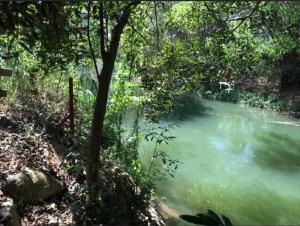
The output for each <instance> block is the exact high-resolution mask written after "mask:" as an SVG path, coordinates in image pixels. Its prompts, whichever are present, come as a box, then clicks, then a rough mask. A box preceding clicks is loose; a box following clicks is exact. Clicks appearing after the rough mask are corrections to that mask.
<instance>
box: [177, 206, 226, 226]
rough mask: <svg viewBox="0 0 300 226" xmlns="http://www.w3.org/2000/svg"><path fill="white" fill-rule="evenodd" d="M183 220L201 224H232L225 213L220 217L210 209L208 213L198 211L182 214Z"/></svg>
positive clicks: (221, 225) (224, 225)
mask: <svg viewBox="0 0 300 226" xmlns="http://www.w3.org/2000/svg"><path fill="white" fill-rule="evenodd" d="M179 217H180V218H181V219H182V220H185V221H187V222H190V223H193V224H201V225H218V226H232V223H231V221H230V219H229V218H228V217H226V216H224V215H221V217H219V216H218V215H217V214H216V213H215V212H214V211H212V210H210V209H208V210H207V211H206V213H198V214H196V215H195V216H194V215H180V216H179Z"/></svg>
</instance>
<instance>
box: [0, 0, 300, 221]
mask: <svg viewBox="0 0 300 226" xmlns="http://www.w3.org/2000/svg"><path fill="white" fill-rule="evenodd" d="M299 22H300V5H299V4H298V3H297V2H290V1H287V2H262V1H256V2H252V1H240V2H232V1H223V2H214V1H203V2H140V1H128V2H126V1H104V0H103V1H102V0H100V1H85V2H84V1H82V2H73V1H70V2H69V1H58V2H57V1H32V2H30V1H24V2H17V1H7V2H1V3H0V33H1V35H0V40H1V41H0V66H1V68H11V69H12V70H13V75H12V77H11V78H4V77H0V79H1V84H0V88H1V89H4V90H8V96H7V97H6V98H1V102H2V105H3V106H4V105H6V106H9V108H10V109H12V111H14V109H19V112H21V113H20V114H21V115H22V112H23V113H24V112H25V110H26V111H29V112H30V113H26V114H30V117H29V119H28V120H29V122H31V123H34V126H35V129H37V128H39V129H46V131H47V133H49V134H52V135H53V134H54V135H53V139H55V140H56V141H59V142H60V145H61V149H63V153H62V155H63V156H76V157H72V158H75V159H73V160H72V161H73V162H72V161H71V162H68V163H67V165H66V166H65V170H66V172H68V173H70V175H75V177H80V178H82V177H83V178H84V179H83V181H81V186H83V187H84V189H83V191H84V192H81V193H80V192H78V193H76V195H78V196H80V197H81V198H79V199H80V202H84V203H85V204H84V205H86V206H87V208H86V211H85V212H84V211H83V212H84V214H87V215H88V216H90V218H88V217H86V218H84V217H83V218H81V219H79V220H78V222H79V224H81V223H82V222H84V223H87V224H90V223H101V222H102V223H114V224H119V223H120V222H126V223H128V224H133V223H135V224H136V223H137V222H138V223H141V222H140V221H142V220H141V215H142V213H143V211H145V209H146V208H147V206H148V205H149V201H150V200H151V198H152V195H153V194H152V192H153V190H155V185H156V183H157V182H158V181H159V180H160V179H162V178H164V177H166V176H174V173H175V171H176V169H177V167H178V165H180V164H181V162H180V161H179V160H176V159H172V156H168V155H167V154H166V153H164V152H163V151H158V147H159V145H160V144H161V143H167V142H169V141H172V140H173V139H174V138H175V137H173V136H170V135H169V134H168V132H169V130H170V129H171V128H172V126H176V125H169V126H167V127H163V128H162V127H158V126H155V124H153V123H155V122H157V121H158V120H159V119H160V117H162V116H166V115H167V114H170V113H175V114H174V115H175V116H178V114H179V115H180V116H181V117H182V114H181V113H184V111H185V110H186V109H187V108H189V109H190V108H193V106H191V105H190V103H191V102H192V101H194V99H193V97H192V96H191V95H189V94H191V93H192V94H197V95H201V96H205V97H208V98H217V99H219V100H223V101H231V102H238V103H243V104H248V105H251V106H256V107H261V108H269V109H272V110H275V111H281V112H285V113H292V114H293V115H295V116H297V115H298V112H299V110H300V95H299V87H300V77H299V73H300V66H299V65H300V64H299V63H300V51H299V49H300V41H299V38H300V23H299ZM69 77H72V78H73V86H74V95H75V96H74V101H75V110H74V113H75V129H74V131H72V129H71V130H70V129H69V126H68V122H69V119H70V118H68V117H67V116H68V111H69V110H68V102H69V97H68V89H69ZM20 108H21V109H20ZM193 110H194V111H196V112H198V111H201V109H193ZM129 113H130V114H133V115H134V118H135V120H134V121H133V122H132V124H131V125H130V128H128V127H124V122H125V121H126V120H127V118H126V117H127V115H128V114H129ZM20 117H21V118H22V117H23V116H20ZM140 117H144V118H145V119H147V122H148V124H149V128H150V129H149V131H143V130H142V129H141V128H140V125H139V118H140ZM144 138H145V139H147V140H151V141H154V142H155V144H156V146H155V149H154V150H153V158H152V160H151V163H150V164H149V165H150V167H149V168H143V167H142V165H141V163H140V161H139V153H138V145H139V142H141V141H142V140H143V139H144ZM1 152H4V149H3V150H2V149H1ZM154 162H156V163H154ZM161 165H165V166H166V167H160V166H161ZM117 166H118V169H119V167H120V169H121V171H122V172H127V173H128V174H129V175H130V176H129V178H130V179H128V178H127V181H125V182H124V183H127V185H128V184H130V183H131V184H130V186H132V187H134V188H133V193H134V194H130V195H128V199H131V200H130V201H127V202H125V201H124V203H127V204H124V203H123V204H124V205H128V206H127V208H129V206H130V205H132V206H130V208H133V209H130V210H128V209H127V210H126V211H124V212H121V213H119V212H117V213H116V215H115V216H110V214H109V213H107V211H108V210H113V209H114V208H117V206H118V205H119V204H118V202H117V201H116V200H114V201H113V202H111V198H108V197H114V195H115V193H118V191H117V190H115V191H114V192H115V193H112V194H110V192H113V191H112V190H113V189H112V190H109V189H106V188H104V185H105V186H106V187H109V186H111V185H110V183H111V184H113V183H114V182H113V179H111V180H112V181H109V179H110V176H109V175H110V173H111V172H108V171H107V168H113V167H117ZM104 175H106V176H104ZM103 178H106V179H108V181H106V182H103V181H104V179H103ZM115 180H118V178H116V179H115ZM85 186H87V187H85ZM112 187H113V186H112ZM85 188H87V189H86V190H85ZM82 197H84V198H82ZM86 197H88V198H86ZM116 197H117V195H116ZM83 200H84V201H83ZM78 202H79V201H78ZM129 202H132V203H133V204H129ZM77 205H79V204H77ZM95 209H98V211H95ZM137 209H138V211H136V210H137ZM79 215H80V214H79ZM79 218H80V217H79ZM112 219H113V220H112ZM125 219H126V220H125Z"/></svg>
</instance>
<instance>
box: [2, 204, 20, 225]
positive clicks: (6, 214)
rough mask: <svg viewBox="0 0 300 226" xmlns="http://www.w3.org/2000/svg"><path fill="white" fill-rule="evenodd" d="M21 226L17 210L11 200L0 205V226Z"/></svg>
mask: <svg viewBox="0 0 300 226" xmlns="http://www.w3.org/2000/svg"><path fill="white" fill-rule="evenodd" d="M2 225H5V226H21V220H20V217H19V215H18V213H17V208H16V206H15V203H14V201H13V200H12V199H11V198H6V201H5V202H3V203H1V204H0V226H2Z"/></svg>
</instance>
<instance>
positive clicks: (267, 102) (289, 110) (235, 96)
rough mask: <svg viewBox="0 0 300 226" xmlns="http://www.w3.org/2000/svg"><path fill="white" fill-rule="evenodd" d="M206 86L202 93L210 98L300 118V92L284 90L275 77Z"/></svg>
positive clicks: (253, 78)
mask: <svg viewBox="0 0 300 226" xmlns="http://www.w3.org/2000/svg"><path fill="white" fill-rule="evenodd" d="M227 88H228V87H216V86H215V88H214V89H210V90H208V89H207V88H204V92H202V95H203V96H204V97H206V98H208V99H213V100H218V101H224V102H231V103H236V104H242V105H246V106H250V107H258V108H261V109H267V110H271V111H274V112H278V113H280V114H283V115H287V116H290V117H294V118H300V92H299V91H298V90H295V89H290V90H288V91H285V92H282V91H281V90H280V81H279V80H278V79H275V78H266V77H262V76H261V77H252V78H248V79H244V80H240V81H238V82H236V84H235V85H234V88H231V89H227Z"/></svg>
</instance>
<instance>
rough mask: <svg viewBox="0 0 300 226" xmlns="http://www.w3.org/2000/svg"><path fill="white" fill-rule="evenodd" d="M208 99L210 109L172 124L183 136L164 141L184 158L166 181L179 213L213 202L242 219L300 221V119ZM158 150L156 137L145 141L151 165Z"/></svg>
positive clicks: (169, 200)
mask: <svg viewBox="0 0 300 226" xmlns="http://www.w3.org/2000/svg"><path fill="white" fill-rule="evenodd" d="M202 104H203V105H204V106H205V111H204V112H202V114H201V115H198V116H190V117H185V118H184V119H183V120H182V121H180V126H179V127H176V128H175V129H173V130H172V131H171V135H174V136H176V137H177V138H176V140H174V141H173V142H171V143H169V144H168V145H161V146H160V149H161V150H163V151H165V152H167V153H168V154H169V155H170V156H172V157H173V158H176V159H180V160H181V161H183V164H182V165H180V167H179V168H178V169H177V172H176V175H175V177H174V178H171V177H170V178H168V180H165V181H161V182H160V184H159V186H158V195H159V196H160V197H161V199H162V200H164V201H163V202H164V203H165V204H166V205H167V206H168V207H169V208H171V209H173V210H174V211H176V212H178V213H179V214H196V213H201V212H203V211H205V210H206V209H211V210H213V211H215V212H216V213H218V214H224V215H226V216H228V217H229V218H230V219H231V221H232V223H233V224H234V225H295V224H298V225H299V224H300V127H299V125H300V124H299V121H298V123H297V122H296V123H291V122H295V121H296V120H295V119H290V118H288V117H285V116H281V115H278V114H274V113H271V112H268V111H263V110H260V109H256V108H249V107H242V106H238V105H235V104H230V103H220V102H213V101H207V100H203V101H202ZM167 123H170V121H168V122H166V121H162V122H161V124H167ZM152 151H153V143H150V142H143V143H142V144H141V147H140V155H141V156H142V157H141V158H142V162H144V164H145V167H147V166H148V165H149V159H150V158H151V154H152ZM168 224H169V225H188V223H187V222H184V221H181V220H180V219H175V220H174V219H173V220H169V221H168Z"/></svg>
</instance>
